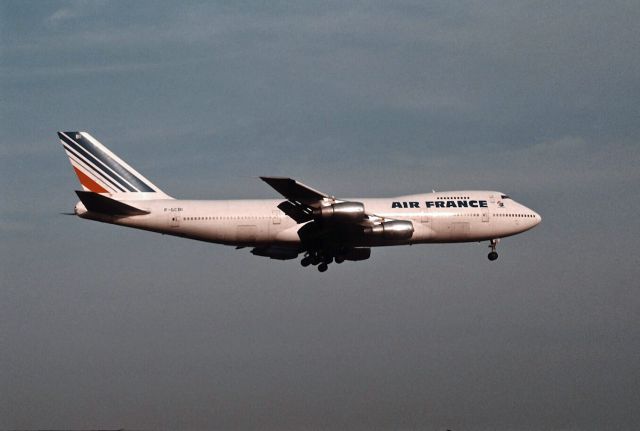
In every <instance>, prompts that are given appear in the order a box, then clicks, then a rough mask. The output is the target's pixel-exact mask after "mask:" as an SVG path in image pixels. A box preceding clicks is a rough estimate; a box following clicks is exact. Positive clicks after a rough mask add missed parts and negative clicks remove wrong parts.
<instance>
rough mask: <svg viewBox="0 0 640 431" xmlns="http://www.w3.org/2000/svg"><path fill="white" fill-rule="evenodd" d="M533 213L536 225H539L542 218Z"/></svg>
mask: <svg viewBox="0 0 640 431" xmlns="http://www.w3.org/2000/svg"><path fill="white" fill-rule="evenodd" d="M533 213H534V214H535V217H536V224H540V222H541V221H542V216H541V215H540V214H538V213H537V212H535V211H534V212H533Z"/></svg>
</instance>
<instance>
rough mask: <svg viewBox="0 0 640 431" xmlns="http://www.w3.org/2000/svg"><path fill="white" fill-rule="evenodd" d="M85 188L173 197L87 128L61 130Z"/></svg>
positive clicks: (121, 194)
mask: <svg viewBox="0 0 640 431" xmlns="http://www.w3.org/2000/svg"><path fill="white" fill-rule="evenodd" d="M58 137H59V138H60V142H61V143H62V145H63V146H64V150H65V151H66V153H67V156H69V161H70V162H71V166H72V167H73V170H74V171H75V173H76V175H77V176H78V180H79V181H80V184H81V185H82V188H83V189H84V190H85V191H90V192H94V193H100V194H108V195H109V196H111V197H112V198H114V199H119V200H127V199H171V197H170V196H168V195H166V194H165V193H164V192H163V191H162V190H160V189H159V188H158V187H156V186H155V185H154V184H153V183H152V182H151V181H149V180H148V179H146V178H145V177H144V176H143V175H142V174H140V173H139V172H138V171H136V170H135V169H133V168H132V167H131V166H129V164H127V162H125V161H124V160H122V159H121V158H120V157H118V156H116V155H115V154H114V153H112V152H111V151H109V149H108V148H107V147H105V146H104V145H102V144H101V143H100V142H98V140H97V139H95V138H94V137H93V136H91V135H90V134H89V133H87V132H58Z"/></svg>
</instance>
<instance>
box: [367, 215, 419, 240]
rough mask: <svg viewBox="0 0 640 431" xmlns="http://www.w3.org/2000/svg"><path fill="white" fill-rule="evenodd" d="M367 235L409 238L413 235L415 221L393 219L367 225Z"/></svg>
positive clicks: (384, 237)
mask: <svg viewBox="0 0 640 431" xmlns="http://www.w3.org/2000/svg"><path fill="white" fill-rule="evenodd" d="M364 233H365V235H369V236H375V237H378V238H382V239H388V240H397V241H402V240H407V239H411V237H412V236H413V223H411V222H410V221H406V220H393V221H387V222H384V223H380V224H378V225H375V226H371V227H366V228H365V229H364Z"/></svg>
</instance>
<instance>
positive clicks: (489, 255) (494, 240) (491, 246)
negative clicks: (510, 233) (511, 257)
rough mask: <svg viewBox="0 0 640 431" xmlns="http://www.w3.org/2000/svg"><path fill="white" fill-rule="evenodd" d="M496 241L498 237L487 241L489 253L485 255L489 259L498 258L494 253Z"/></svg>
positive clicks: (498, 240) (498, 239)
mask: <svg viewBox="0 0 640 431" xmlns="http://www.w3.org/2000/svg"><path fill="white" fill-rule="evenodd" d="M498 242H500V238H497V239H492V240H491V241H490V242H489V248H490V249H491V253H489V254H488V255H487V257H488V258H489V260H491V261H494V260H496V259H497V258H498V253H496V247H497V245H498Z"/></svg>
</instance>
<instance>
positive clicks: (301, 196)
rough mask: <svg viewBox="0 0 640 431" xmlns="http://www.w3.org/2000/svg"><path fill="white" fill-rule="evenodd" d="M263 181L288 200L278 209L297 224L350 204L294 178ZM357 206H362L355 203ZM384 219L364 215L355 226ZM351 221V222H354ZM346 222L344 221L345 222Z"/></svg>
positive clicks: (269, 178) (270, 178) (372, 215)
mask: <svg viewBox="0 0 640 431" xmlns="http://www.w3.org/2000/svg"><path fill="white" fill-rule="evenodd" d="M260 179H261V180H262V181H264V182H265V183H267V184H269V185H270V186H271V187H273V188H274V189H275V190H276V191H277V192H278V193H280V194H281V195H282V196H284V197H285V199H287V200H286V201H284V202H282V203H281V204H280V205H278V208H279V209H280V210H281V211H282V212H284V213H285V214H287V215H288V216H289V217H291V218H292V219H294V220H295V221H296V223H304V222H307V221H309V220H313V219H314V215H317V214H318V211H320V210H321V209H322V208H327V207H328V206H331V205H334V204H338V205H339V204H345V205H347V204H348V203H347V202H345V201H342V200H339V199H336V198H335V197H333V196H331V195H328V194H326V193H323V192H321V191H318V190H316V189H314V188H311V187H309V186H307V185H305V184H302V183H301V182H299V181H296V180H294V179H293V178H287V177H260ZM355 204H356V205H362V204H359V203H355ZM381 220H382V219H381V218H380V217H378V216H376V215H375V214H367V213H364V212H363V213H362V217H361V218H359V219H358V220H357V222H356V223H355V224H357V225H360V226H369V225H371V224H373V223H376V222H379V221H381ZM334 221H336V222H339V220H338V218H337V217H336V218H334ZM353 221H354V220H353V219H350V220H349V222H353ZM343 222H344V221H343Z"/></svg>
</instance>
